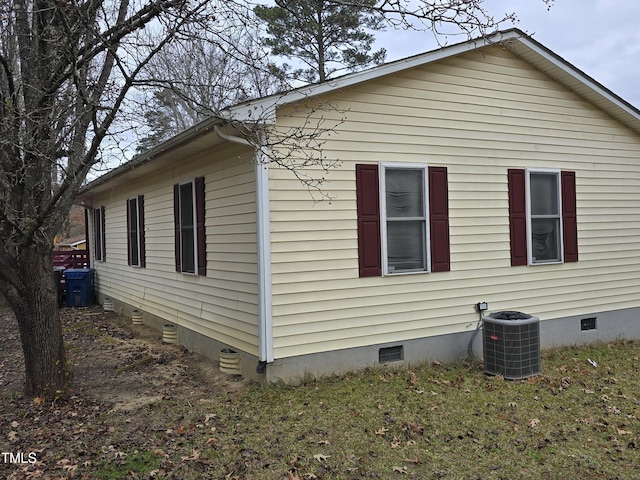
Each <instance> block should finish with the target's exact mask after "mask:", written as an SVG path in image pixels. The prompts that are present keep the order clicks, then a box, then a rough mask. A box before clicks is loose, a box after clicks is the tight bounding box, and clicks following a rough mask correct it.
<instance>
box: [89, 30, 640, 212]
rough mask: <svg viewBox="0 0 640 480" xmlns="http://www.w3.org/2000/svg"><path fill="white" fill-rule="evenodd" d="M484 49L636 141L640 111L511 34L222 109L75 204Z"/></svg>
mask: <svg viewBox="0 0 640 480" xmlns="http://www.w3.org/2000/svg"><path fill="white" fill-rule="evenodd" d="M490 45H500V46H501V47H502V48H504V49H505V50H508V51H510V52H512V53H513V54H514V55H516V56H517V57H519V58H521V59H522V60H524V61H525V62H527V63H529V64H530V65H532V66H534V67H535V68H536V69H538V70H540V71H541V72H543V73H545V74H546V75H548V76H549V77H550V78H552V79H553V80H555V81H557V82H558V83H560V84H561V85H563V86H564V87H566V88H567V89H569V90H571V91H573V92H574V93H576V94H577V95H579V96H580V97H582V98H583V99H585V100H586V101H588V102H590V103H591V104H593V105H594V106H596V107H597V108H599V109H600V110H602V111H604V112H605V113H607V114H608V115H609V116H611V117H613V118H614V119H616V120H618V121H619V122H620V123H622V124H623V125H625V126H626V127H628V128H630V129H631V130H633V131H634V132H636V133H637V134H639V135H640V110H639V109H638V108H636V107H634V106H633V105H631V104H630V103H629V102H627V101H625V100H624V99H622V98H621V97H619V96H618V95H616V94H615V93H613V92H612V91H611V90H609V89H608V88H606V87H605V86H603V85H602V84H600V83H599V82H597V81H596V80H594V79H593V78H591V77H590V76H589V75H587V74H586V73H584V72H583V71H582V70H580V69H578V68H576V67H575V66H573V65H572V64H571V63H569V62H567V61H566V60H564V59H563V58H562V57H560V56H559V55H557V54H555V53H554V52H552V51H551V50H549V49H548V48H547V47H545V46H544V45H542V44H541V43H539V42H537V41H536V40H534V39H533V38H531V37H530V36H529V35H527V34H526V33H524V32H523V31H521V30H519V29H517V28H513V29H509V30H504V31H500V32H497V33H495V34H492V35H490V36H487V37H483V38H478V39H473V40H468V41H466V42H462V43H458V44H455V45H451V46H447V47H443V48H439V49H437V50H433V51H430V52H426V53H422V54H419V55H415V56H412V57H408V58H405V59H402V60H397V61H395V62H390V63H386V64H384V65H380V66H377V67H373V68H370V69H367V70H363V71H360V72H355V73H350V74H347V75H344V76H341V77H338V78H336V79H331V80H327V81H325V82H323V83H317V84H313V85H307V86H304V87H300V88H297V89H293V90H290V91H287V92H284V93H280V94H274V95H270V96H268V97H263V98H259V99H256V100H250V101H247V102H243V103H240V104H237V105H234V106H231V107H227V108H225V109H223V110H222V111H221V112H220V115H219V116H217V117H211V118H209V119H207V120H204V121H203V122H200V123H199V124H197V125H195V126H193V127H191V128H189V129H188V130H185V131H184V132H182V133H180V134H178V135H176V136H175V137H173V138H171V139H169V140H167V141H165V142H163V143H161V144H160V145H158V146H156V147H154V148H152V149H150V150H149V151H147V152H145V153H143V154H141V155H138V156H136V157H134V158H133V159H132V160H130V161H129V162H127V163H125V164H123V165H121V166H120V167H118V168H116V169H114V170H112V171H110V172H108V173H106V174H104V175H102V176H101V177H99V178H98V179H96V180H94V181H92V182H91V183H89V184H88V185H87V186H85V187H83V188H82V189H81V190H80V194H79V199H80V200H82V198H83V197H86V196H88V195H87V194H88V193H89V192H97V191H100V190H104V189H108V188H110V187H109V185H114V184H115V183H120V182H122V181H131V180H134V179H135V178H138V177H140V176H142V175H144V174H145V173H146V171H148V168H142V167H145V166H146V167H148V165H147V164H149V162H151V161H153V163H154V165H153V167H159V166H162V165H166V164H168V163H171V162H172V161H173V160H172V159H173V158H175V156H174V155H167V154H168V153H173V154H175V153H177V152H178V151H179V152H180V153H182V154H186V155H189V154H194V153H197V152H200V151H203V150H205V149H206V148H210V147H212V146H215V145H217V144H220V143H223V142H224V141H225V138H224V136H223V135H221V134H220V132H219V130H218V128H219V127H220V126H221V125H223V124H225V123H227V122H231V121H233V122H237V123H240V124H242V123H245V124H256V123H258V124H259V123H265V124H269V123H273V122H274V121H275V118H276V112H277V109H278V108H279V107H281V106H283V105H287V104H291V103H295V102H297V101H300V100H303V99H306V98H310V97H314V96H319V95H323V94H327V93H331V92H335V91H338V90H340V89H344V88H346V87H350V86H353V85H357V84H360V83H364V82H368V81H371V80H375V79H378V78H381V77H384V76H387V75H392V74H394V73H396V72H400V71H403V70H408V69H411V68H415V67H420V66H423V65H427V64H430V63H433V62H436V61H438V60H442V59H445V58H449V57H454V56H456V55H460V54H462V53H465V52H469V51H474V50H479V49H481V48H484V47H487V46H490ZM196 139H197V140H198V141H197V143H195V142H194V141H195V140H196ZM116 178H117V181H116Z"/></svg>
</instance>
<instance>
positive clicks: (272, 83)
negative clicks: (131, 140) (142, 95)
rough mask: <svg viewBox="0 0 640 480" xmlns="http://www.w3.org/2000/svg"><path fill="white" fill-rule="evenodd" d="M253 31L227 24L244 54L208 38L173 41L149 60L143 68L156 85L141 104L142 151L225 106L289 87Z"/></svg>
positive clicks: (231, 40) (229, 39)
mask: <svg viewBox="0 0 640 480" xmlns="http://www.w3.org/2000/svg"><path fill="white" fill-rule="evenodd" d="M253 33H254V32H253V31H248V30H247V29H246V28H242V29H237V28H235V29H231V28H230V29H229V33H228V39H227V42H228V43H229V44H233V45H234V46H235V50H237V51H240V52H242V54H241V56H239V55H238V54H237V53H236V52H234V51H231V52H230V51H229V49H228V48H225V46H224V45H221V44H220V42H219V41H218V39H216V38H215V37H207V38H193V40H192V41H190V42H185V43H176V44H173V45H171V46H169V48H167V49H165V50H163V51H162V52H160V53H159V54H158V55H156V56H155V57H154V58H153V59H152V61H151V62H149V64H148V65H147V67H146V72H145V73H146V75H147V76H148V77H149V78H151V79H154V85H152V86H151V87H150V88H149V89H150V95H151V98H150V99H148V100H147V101H145V102H144V103H143V106H142V108H143V111H144V117H145V120H146V124H147V126H148V128H149V131H150V132H149V134H148V135H146V136H145V137H144V138H142V139H141V140H140V143H139V144H138V149H137V150H138V151H139V152H141V151H146V150H148V149H149V148H151V147H153V146H154V145H156V144H158V143H159V142H161V141H163V140H166V139H167V138H169V137H171V136H173V135H176V134H178V133H179V132H181V131H183V130H186V129H187V128H189V127H191V126H193V125H195V124H196V123H198V122H200V121H202V120H204V119H205V118H207V117H210V116H214V115H216V114H217V113H218V112H219V111H220V110H221V109H223V108H225V107H228V106H230V105H235V104H237V103H240V102H243V101H246V100H250V99H254V98H258V97H263V96H266V95H270V94H273V93H277V92H279V91H283V90H285V89H287V87H288V85H287V83H286V82H285V81H284V79H283V78H282V77H281V76H278V75H276V74H275V73H274V72H275V69H274V68H273V66H272V65H270V64H269V62H268V60H269V59H268V55H267V53H266V52H265V51H263V50H262V48H261V45H260V44H259V43H258V40H257V39H256V38H254V36H253V35H252V34H253Z"/></svg>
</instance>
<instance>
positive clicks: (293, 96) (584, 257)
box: [78, 29, 640, 380]
mask: <svg viewBox="0 0 640 480" xmlns="http://www.w3.org/2000/svg"><path fill="white" fill-rule="evenodd" d="M261 132H262V133H264V136H261ZM265 132H266V133H265ZM292 132H294V133H292ZM300 132H302V133H304V132H307V133H309V132H311V133H310V135H309V136H308V137H307V140H309V142H306V143H305V141H303V140H301V139H300V138H302V136H303V135H301V136H297V134H298V133H300ZM314 132H317V133H318V134H317V138H316V136H314ZM254 133H255V134H254ZM278 133H281V136H282V138H284V140H286V139H287V138H289V139H292V140H291V141H292V142H294V143H293V147H291V145H289V147H291V148H289V149H287V148H288V146H287V143H286V141H284V142H278V141H267V140H264V138H270V139H273V138H274V135H277V134H278ZM261 139H262V140H261ZM316 140H317V141H318V142H322V143H320V144H319V145H321V149H319V148H313V146H312V145H310V142H312V141H316ZM261 141H263V142H264V143H262V144H261V143H260V142H261ZM295 142H299V143H298V144H296V143H295ZM300 143H304V145H301V144H300ZM314 152H315V153H318V152H320V153H321V155H322V159H323V162H329V163H331V162H334V161H335V162H337V165H335V166H334V167H330V168H329V169H328V171H327V172H324V171H322V169H321V168H320V166H319V165H317V164H314V163H313V162H310V165H309V166H308V167H307V168H306V169H302V170H297V169H295V168H294V169H293V171H292V168H291V166H292V163H289V162H296V161H299V162H304V161H305V159H304V158H302V157H304V155H307V154H308V155H311V156H312V155H313V153H314ZM270 159H278V161H277V162H275V161H269V160H270ZM296 174H298V176H301V175H302V176H303V177H304V175H309V177H311V178H319V177H323V176H324V177H325V181H324V183H322V184H321V186H320V194H321V195H326V196H329V197H330V199H328V200H325V201H320V202H317V201H315V200H314V193H313V192H314V190H313V185H312V186H311V187H310V186H309V185H308V184H305V182H304V180H305V179H304V178H302V180H303V181H301V179H300V178H297V176H296ZM307 183H308V182H307ZM310 192H311V193H310ZM78 200H79V202H81V203H82V204H83V205H84V206H85V207H86V208H88V209H90V210H91V214H90V215H89V218H90V219H91V222H92V226H91V228H90V231H91V232H92V237H93V238H92V239H91V242H93V243H91V246H92V249H93V257H94V258H93V259H92V261H93V266H94V267H95V269H96V290H97V295H98V297H99V299H100V300H101V301H102V300H104V298H105V297H110V298H111V299H112V300H113V301H114V304H115V305H116V310H119V311H122V312H125V313H130V312H131V310H132V309H134V308H135V309H139V310H141V311H142V312H144V314H143V315H144V322H145V323H147V324H149V325H154V326H156V327H158V328H162V326H163V325H164V324H165V323H167V322H170V323H172V324H174V325H176V326H177V329H178V336H179V342H180V343H181V344H183V345H185V346H186V347H187V348H189V349H191V350H194V351H197V352H200V353H203V354H205V355H208V356H210V357H212V358H214V359H216V358H218V356H219V354H220V352H221V351H222V350H223V349H224V350H227V351H228V350H231V351H235V352H238V354H239V356H240V359H241V366H240V367H239V369H240V370H241V371H242V373H243V374H245V375H250V376H254V377H255V376H257V377H259V378H263V379H266V380H271V379H278V378H282V379H293V378H295V377H298V376H302V375H305V374H306V373H310V374H314V375H318V374H324V373H329V372H339V371H345V370H349V369H357V368H362V367H366V366H370V365H375V364H378V363H385V362H387V361H390V360H398V361H404V362H408V363H411V362H419V361H430V360H441V361H449V360H453V359H456V358H460V357H464V356H466V354H467V347H468V344H469V342H470V339H471V337H472V332H473V331H474V329H475V327H476V325H477V324H478V320H479V315H478V312H477V311H476V309H475V308H474V306H476V305H477V304H478V303H480V302H487V303H488V305H489V308H490V310H492V311H501V310H516V311H521V312H525V313H528V314H531V315H535V316H537V317H539V318H540V339H541V344H542V347H543V348H546V347H551V346H554V345H561V344H580V343H586V342H592V341H594V340H605V341H606V340H612V339H616V338H621V337H625V338H640V242H638V238H639V236H640V111H639V110H637V109H636V108H634V107H633V106H632V105H630V104H629V103H627V102H625V101H624V100H622V99H621V98H620V97H618V96H616V95H615V94H614V93H612V92H611V91H609V90H608V89H606V88H605V87H603V86H602V85H600V84H599V83H598V82H597V81H595V80H594V79H592V78H590V77H589V76H587V75H586V74H584V73H583V72H581V71H580V70H578V69H577V68H575V67H574V66H572V65H571V64H570V63H568V62H567V61H565V60H563V59H562V58H560V57H559V56H557V55H556V54H554V53H553V52H551V51H549V50H548V49H547V48H545V47H544V46H543V45H541V44H539V43H538V42H537V41H535V40H533V39H532V38H530V37H528V36H527V35H525V34H524V33H522V32H521V31H519V30H517V29H512V30H508V31H504V32H500V33H497V34H496V35H494V36H493V37H491V38H489V39H479V40H475V41H468V42H464V43H460V44H457V45H452V46H449V47H446V48H442V49H439V50H436V51H432V52H428V53H425V54H422V55H418V56H415V57H411V58H407V59H405V60H401V61H397V62H393V63H389V64H386V65H382V66H379V67H375V68H372V69H370V70H366V71H363V72H358V73H353V74H349V75H346V76H344V77H341V78H338V79H335V80H330V81H328V82H325V83H322V84H317V85H312V86H308V87H304V88H301V89H297V90H293V91H290V92H287V93H284V94H282V95H275V96H271V97H267V98H262V99H259V100H255V101H250V102H247V103H244V104H241V105H237V106H234V107H232V108H229V109H227V110H226V111H225V112H224V115H222V116H221V117H220V118H212V119H210V120H207V121H205V122H203V123H201V124H199V125H197V126H195V127H193V128H191V129H189V130H187V131H185V132H183V133H181V134H180V135H178V136H176V137H174V138H172V139H171V140H169V141H167V142H165V143H163V144H162V145H159V146H158V147H157V148H155V149H153V150H152V151H150V152H147V153H145V154H142V155H140V156H138V157H136V158H134V159H133V160H131V161H130V162H128V163H127V164H124V165H122V166H121V167H119V168H117V169H115V170H113V171H112V172H110V173H108V174H106V175H104V176H102V177H100V178H98V179H97V180H95V181H93V182H91V183H90V184H89V185H88V186H87V187H86V188H84V189H83V190H82V191H81V193H80V195H79V197H78Z"/></svg>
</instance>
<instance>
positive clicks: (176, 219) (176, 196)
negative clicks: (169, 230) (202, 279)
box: [173, 183, 182, 272]
mask: <svg viewBox="0 0 640 480" xmlns="http://www.w3.org/2000/svg"><path fill="white" fill-rule="evenodd" d="M173 225H174V228H173V230H174V234H175V235H174V236H175V242H174V244H175V259H176V272H181V271H182V255H181V254H180V185H178V184H177V183H176V184H175V185H174V186H173Z"/></svg>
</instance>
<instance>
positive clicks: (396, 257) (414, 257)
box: [380, 165, 429, 274]
mask: <svg viewBox="0 0 640 480" xmlns="http://www.w3.org/2000/svg"><path fill="white" fill-rule="evenodd" d="M380 173H381V179H382V181H381V182H380V183H381V187H382V191H383V194H382V196H381V199H380V200H381V202H382V214H383V221H382V229H383V231H382V242H383V244H382V245H383V251H384V252H385V253H386V254H385V255H383V258H382V266H383V271H384V272H386V273H389V274H392V273H402V272H425V271H428V270H429V268H428V265H427V247H428V245H427V243H428V241H427V238H428V236H427V235H428V232H427V229H428V226H427V195H426V190H427V185H426V179H425V177H426V167H397V166H386V165H382V168H381V170H380Z"/></svg>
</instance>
